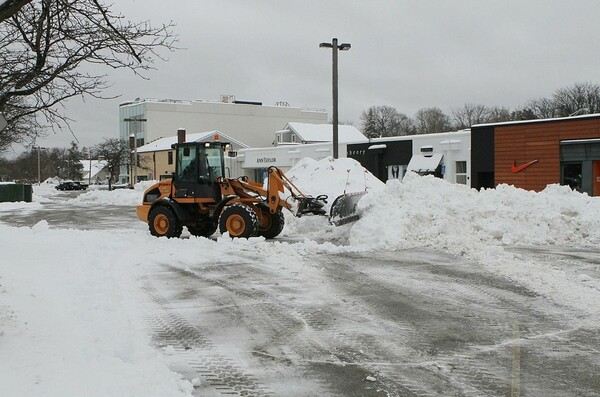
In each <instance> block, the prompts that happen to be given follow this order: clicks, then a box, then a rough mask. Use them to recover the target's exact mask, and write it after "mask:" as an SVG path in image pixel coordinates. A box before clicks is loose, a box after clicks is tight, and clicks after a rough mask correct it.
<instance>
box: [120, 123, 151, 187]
mask: <svg viewBox="0 0 600 397" xmlns="http://www.w3.org/2000/svg"><path fill="white" fill-rule="evenodd" d="M123 121H125V122H127V123H131V122H135V123H136V124H134V125H135V126H136V127H137V126H138V124H137V123H140V122H145V121H148V119H145V118H140V117H128V118H126V119H123ZM134 129H135V131H134V132H132V133H130V134H129V144H130V146H132V147H131V149H132V150H133V161H132V168H133V169H132V171H133V172H132V173H131V174H130V175H131V176H132V177H133V180H130V184H131V188H132V189H133V187H134V186H135V183H136V182H137V171H138V170H137V147H138V142H137V134H138V129H139V128H134ZM132 142H133V145H132V144H131V143H132ZM130 179H131V178H130Z"/></svg>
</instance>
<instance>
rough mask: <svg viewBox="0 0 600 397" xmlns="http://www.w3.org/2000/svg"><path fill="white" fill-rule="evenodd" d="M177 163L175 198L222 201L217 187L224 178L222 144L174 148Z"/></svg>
mask: <svg viewBox="0 0 600 397" xmlns="http://www.w3.org/2000/svg"><path fill="white" fill-rule="evenodd" d="M174 148H175V150H176V159H177V160H176V163H175V174H174V175H173V183H174V185H175V197H177V198H206V199H211V200H214V201H217V202H218V201H220V200H221V189H220V186H219V184H218V183H217V179H218V178H223V177H224V176H225V175H224V170H225V165H224V159H223V153H224V152H223V150H224V145H223V143H221V142H190V143H182V144H177V145H175V147H174Z"/></svg>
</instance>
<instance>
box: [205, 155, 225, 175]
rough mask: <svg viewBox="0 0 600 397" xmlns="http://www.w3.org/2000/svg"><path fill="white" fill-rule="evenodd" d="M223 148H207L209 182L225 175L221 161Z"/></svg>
mask: <svg viewBox="0 0 600 397" xmlns="http://www.w3.org/2000/svg"><path fill="white" fill-rule="evenodd" d="M222 150H223V149H221V148H220V147H210V148H206V150H205V153H206V160H207V163H206V164H207V167H208V168H207V176H208V180H209V181H210V182H209V183H214V182H215V181H216V180H217V178H218V177H223V176H224V175H223V166H222V163H221V159H222V158H223V156H222V153H223V152H222Z"/></svg>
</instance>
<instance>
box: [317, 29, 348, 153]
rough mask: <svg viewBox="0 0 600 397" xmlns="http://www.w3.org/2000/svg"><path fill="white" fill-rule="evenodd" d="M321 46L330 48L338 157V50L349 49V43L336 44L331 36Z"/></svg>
mask: <svg viewBox="0 0 600 397" xmlns="http://www.w3.org/2000/svg"><path fill="white" fill-rule="evenodd" d="M319 47H321V48H331V53H332V64H333V65H332V69H333V71H332V80H333V84H332V85H333V87H332V88H333V89H332V93H333V158H334V159H337V158H338V122H339V121H338V55H337V53H338V50H339V51H348V50H349V49H350V47H351V46H350V44H349V43H342V44H339V45H338V39H337V38H335V37H334V38H333V39H332V40H331V43H321V44H319Z"/></svg>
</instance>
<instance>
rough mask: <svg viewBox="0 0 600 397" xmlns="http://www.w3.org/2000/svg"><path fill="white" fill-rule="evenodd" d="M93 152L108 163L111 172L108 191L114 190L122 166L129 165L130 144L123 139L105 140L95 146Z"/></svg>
mask: <svg viewBox="0 0 600 397" xmlns="http://www.w3.org/2000/svg"><path fill="white" fill-rule="evenodd" d="M93 151H94V153H96V155H97V156H101V157H102V158H103V160H104V161H105V162H106V167H107V168H108V172H109V178H108V190H112V181H113V180H116V179H117V178H118V177H119V172H120V168H121V166H122V165H126V164H128V163H129V158H130V157H131V150H130V149H129V143H128V142H127V141H125V140H122V139H117V138H104V141H103V142H101V143H99V144H98V145H96V146H94V148H93Z"/></svg>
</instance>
